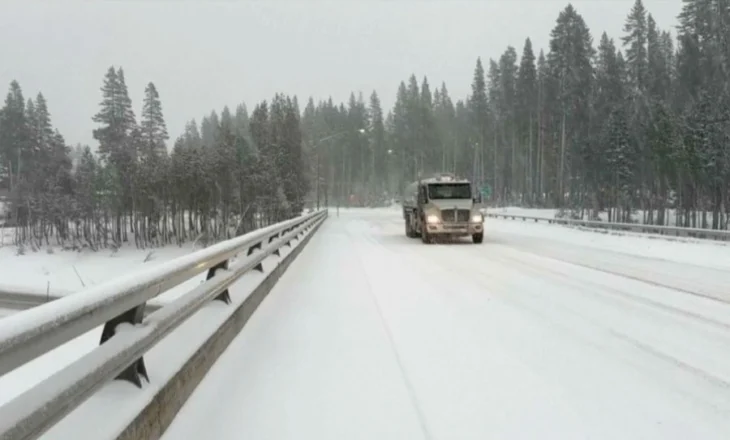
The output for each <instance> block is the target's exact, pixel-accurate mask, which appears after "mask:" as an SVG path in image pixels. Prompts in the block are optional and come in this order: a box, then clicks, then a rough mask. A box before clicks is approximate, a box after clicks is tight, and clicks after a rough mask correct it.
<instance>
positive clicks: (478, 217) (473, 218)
mask: <svg viewBox="0 0 730 440" xmlns="http://www.w3.org/2000/svg"><path fill="white" fill-rule="evenodd" d="M471 222H472V223H482V222H484V217H482V215H481V214H474V215H473V216H471Z"/></svg>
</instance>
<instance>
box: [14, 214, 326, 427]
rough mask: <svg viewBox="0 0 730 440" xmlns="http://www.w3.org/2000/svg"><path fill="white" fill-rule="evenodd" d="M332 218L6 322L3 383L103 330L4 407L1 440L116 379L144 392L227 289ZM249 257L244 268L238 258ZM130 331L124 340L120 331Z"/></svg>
mask: <svg viewBox="0 0 730 440" xmlns="http://www.w3.org/2000/svg"><path fill="white" fill-rule="evenodd" d="M326 217H327V212H326V211H317V212H314V213H310V214H307V215H304V216H301V217H298V218H295V219H292V220H288V221H285V222H282V223H278V224H276V225H273V226H269V227H267V228H263V229H260V230H257V231H254V232H251V233H249V234H246V235H244V236H241V237H237V238H234V239H231V240H228V241H225V242H222V243H218V244H216V245H213V246H210V247H208V248H206V249H202V250H200V251H198V252H195V253H193V254H190V255H186V256H183V257H180V258H177V259H175V260H172V261H169V262H166V263H162V264H160V265H159V266H157V267H153V268H150V269H147V270H145V271H140V272H136V273H133V274H130V275H127V276H125V277H122V278H120V279H115V280H112V281H110V282H107V283H104V284H101V285H98V286H94V287H91V288H88V289H85V290H82V291H80V292H78V293H75V294H73V295H69V296H67V297H63V298H59V299H57V300H55V301H53V302H50V303H47V304H43V305H39V306H37V307H34V308H32V309H30V310H26V311H23V312H21V313H17V314H15V315H11V316H9V317H7V318H4V319H3V320H1V321H0V376H1V375H4V374H6V373H8V372H9V371H12V370H14V369H15V368H17V367H20V366H22V365H24V364H25V363H27V362H29V361H31V360H33V359H35V358H36V357H38V356H40V355H43V354H45V353H47V352H49V351H51V350H53V349H54V348H56V347H58V346H60V345H62V344H64V343H66V342H69V341H70V340H72V339H74V338H76V337H78V336H80V335H82V334H84V333H86V332H88V331H90V330H92V329H94V328H96V327H98V326H100V325H102V324H103V325H104V328H103V331H102V335H101V343H100V345H99V346H98V347H96V348H95V349H94V350H92V351H91V352H90V353H88V354H86V355H84V356H83V357H81V358H80V359H78V360H77V361H75V362H73V363H71V364H70V365H69V366H67V367H65V368H63V369H62V370H60V371H59V372H57V373H55V374H53V375H52V376H50V377H49V378H47V379H46V380H44V381H42V382H40V383H39V384H37V385H36V386H34V387H33V388H31V389H30V390H28V391H26V392H25V393H23V394H21V395H19V396H18V397H16V398H15V399H14V400H11V401H10V402H8V403H7V404H5V405H4V406H2V407H0V439H13V440H15V439H33V438H38V437H39V436H40V435H42V434H43V433H44V432H45V431H46V430H48V429H49V428H50V427H52V426H53V425H54V424H55V423H57V422H58V421H59V420H61V419H62V418H63V417H64V416H66V415H67V414H68V413H70V412H71V411H72V410H73V409H75V408H76V407H77V406H79V405H80V404H81V403H83V402H84V401H85V400H86V399H87V398H88V397H89V396H90V395H91V394H92V393H93V392H94V391H95V390H96V389H98V388H99V387H100V386H102V385H103V384H104V383H106V382H108V381H109V380H112V379H115V378H116V379H122V380H127V381H130V382H132V383H134V384H136V385H137V386H138V387H141V385H142V381H141V379H142V377H144V378H145V379H146V380H147V381H149V378H148V376H147V370H146V367H145V364H144V360H143V355H144V354H145V353H146V352H147V351H148V350H149V349H150V348H151V347H153V346H154V345H155V344H157V343H158V342H159V341H160V340H162V339H163V338H164V337H165V336H166V335H167V334H169V333H170V332H171V331H172V330H174V329H175V328H176V327H177V326H179V325H180V324H182V323H183V322H184V321H185V320H186V319H187V318H189V317H190V316H192V315H193V314H194V313H195V312H196V311H198V310H199V309H200V308H201V307H202V306H203V305H204V304H205V303H206V302H208V301H210V300H212V299H215V300H220V301H223V302H225V303H227V304H229V303H230V302H231V300H230V297H229V295H228V287H229V286H230V285H231V284H232V283H234V282H235V281H236V280H237V279H238V278H240V277H241V276H242V275H243V274H244V273H246V272H249V271H251V270H258V271H261V272H263V270H264V269H263V265H262V262H263V260H264V259H266V258H267V257H268V256H270V255H272V254H273V255H280V249H281V248H282V247H284V246H289V247H291V241H292V240H294V239H298V238H300V237H301V236H303V235H304V234H306V233H308V232H309V231H310V230H311V229H312V228H314V227H316V226H317V225H318V224H319V223H320V222H322V221H324V219H325V218H326ZM244 252H245V253H246V256H245V257H243V258H241V260H242V261H241V262H240V264H239V263H237V264H236V266H235V267H229V261H230V260H231V258H233V257H235V256H237V255H238V254H242V253H244ZM203 271H208V273H207V277H206V281H205V282H203V283H201V284H200V285H199V286H196V287H195V288H193V289H192V290H191V291H189V292H188V293H186V294H184V295H182V296H181V297H179V298H178V299H176V300H174V301H172V302H170V303H169V304H165V305H164V306H162V307H161V308H160V309H159V310H157V311H155V312H153V313H151V314H149V315H148V316H146V317H144V316H143V312H144V308H145V304H146V302H147V301H149V300H151V299H152V298H154V297H156V296H158V295H159V294H161V293H163V292H165V291H167V290H168V289H170V288H172V287H174V286H176V285H178V284H180V283H182V282H184V281H187V280H188V279H190V278H191V277H193V276H195V275H198V274H200V273H202V272H203ZM120 324H122V325H125V328H124V330H123V331H121V332H116V330H117V326H119V325H120Z"/></svg>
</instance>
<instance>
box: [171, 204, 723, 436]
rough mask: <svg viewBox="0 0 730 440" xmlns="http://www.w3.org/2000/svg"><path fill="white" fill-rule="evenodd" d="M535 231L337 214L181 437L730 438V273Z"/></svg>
mask: <svg viewBox="0 0 730 440" xmlns="http://www.w3.org/2000/svg"><path fill="white" fill-rule="evenodd" d="M535 227H537V226H532V225H519V226H516V224H515V223H510V222H509V221H493V220H489V221H488V222H487V231H488V232H487V236H486V237H485V243H484V244H482V245H472V244H466V242H465V244H462V245H424V244H422V243H421V242H420V240H413V239H407V238H406V237H405V236H404V234H403V226H402V223H401V219H400V217H399V213H398V212H397V211H373V212H368V211H350V212H348V211H344V212H343V213H342V214H341V217H340V218H336V217H335V216H334V215H332V216H331V218H330V219H329V220H328V221H327V222H326V223H325V225H324V226H323V227H322V228H321V229H320V231H319V232H318V233H317V234H316V235H315V236H314V237H313V239H312V240H311V242H310V244H309V245H308V246H307V248H306V249H305V250H304V251H303V252H302V254H301V255H300V257H299V258H298V259H297V260H296V261H295V262H294V263H293V264H292V266H291V267H290V269H289V270H288V271H287V272H286V273H285V274H284V276H283V277H282V278H281V280H280V281H279V283H278V284H277V286H276V287H275V288H274V290H273V291H272V292H271V294H270V296H269V297H268V298H267V299H266V301H265V302H264V303H263V304H262V305H261V307H260V308H259V310H258V311H257V312H256V314H254V316H253V318H252V319H251V320H250V321H249V323H248V324H247V326H246V327H245V328H244V330H243V332H242V333H241V335H239V336H238V338H237V339H236V340H235V341H234V342H233V343H232V344H231V346H230V347H229V349H228V351H226V352H225V353H224V355H223V356H222V357H221V358H220V359H219V361H218V362H217V363H216V364H215V365H214V367H213V369H212V370H211V371H210V373H209V374H208V376H206V378H205V379H204V381H203V382H202V383H201V385H200V386H199V387H198V389H197V390H196V391H195V393H194V394H193V396H192V397H191V399H190V400H189V401H188V402H187V404H186V405H185V406H184V408H183V409H182V410H181V411H180V413H179V414H178V417H177V418H176V420H175V422H174V423H173V425H172V426H171V427H170V428H169V430H168V431H167V433H166V435H165V438H166V439H168V440H174V439H181V438H204V437H205V438H216V439H240V438H252V439H267V440H277V439H318V440H319V439H333V440H335V439H337V440H340V439H353V440H354V439H383V440H385V439H398V440H402V439H429V440H430V439H443V440H447V439H448V440H450V439H460V440H468V439H475V440H476V439H479V440H483V439H537V438H540V439H548V438H550V439H553V438H554V439H561V440H562V439H586V438H591V439H617V438H621V439H642V440H645V439H681V440H686V439H700V438H701V439H703V440H704V439H706V440H711V439H727V438H728V433H729V432H730V305H729V304H728V303H727V302H725V301H727V300H730V295H729V294H728V291H730V289H728V288H727V286H728V285H730V272H728V271H727V270H723V269H722V265H720V264H717V265H714V267H713V265H712V264H697V265H692V264H688V263H689V262H688V261H687V260H686V258H687V255H689V254H691V252H697V249H698V248H697V246H701V245H693V244H687V243H682V244H679V243H673V244H672V245H673V246H674V247H673V248H672V249H675V251H676V252H677V255H676V257H677V258H670V257H671V255H669V254H668V253H666V251H662V252H663V253H662V254H661V255H658V254H656V253H655V254H652V252H650V251H649V250H647V249H643V248H642V246H645V243H642V242H640V241H634V243H635V246H636V248H635V249H634V248H630V247H623V248H622V247H621V246H618V245H617V246H614V248H612V247H611V245H610V242H609V240H610V239H613V240H615V241H616V242H617V243H618V241H620V238H618V237H613V238H609V237H601V238H600V240H597V239H594V238H593V236H596V235H598V234H592V233H589V232H575V231H569V232H568V233H569V234H573V235H572V236H570V237H567V236H566V237H563V236H562V235H561V234H564V232H561V231H565V228H560V227H555V226H545V228H548V229H545V231H547V232H545V233H544V234H542V235H541V234H535V231H537V229H534V228H535ZM520 228H522V229H520ZM531 228H532V229H531ZM525 231H527V232H525ZM551 231H552V232H551ZM550 234H554V236H552V237H551V236H549V235H550ZM575 234H577V235H575ZM576 237H578V238H576ZM580 237H583V240H585V242H584V243H583V242H581V239H580ZM598 241H600V243H599V242H598ZM647 241H649V240H647ZM607 243H608V244H607ZM658 246H659V247H665V246H667V245H666V244H664V243H660V244H658ZM693 246H695V247H693ZM710 251H712V250H710ZM705 253H706V252H705ZM722 253H723V250H720V251H718V255H721V254H722ZM682 258H685V260H682ZM697 260H698V261H699V260H700V259H699V258H698V259H697ZM712 261H714V260H712Z"/></svg>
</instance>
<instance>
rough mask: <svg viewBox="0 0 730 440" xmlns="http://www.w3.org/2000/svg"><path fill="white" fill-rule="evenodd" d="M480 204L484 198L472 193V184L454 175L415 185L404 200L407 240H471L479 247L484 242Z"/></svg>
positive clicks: (407, 190) (407, 188) (419, 182)
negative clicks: (464, 238)
mask: <svg viewBox="0 0 730 440" xmlns="http://www.w3.org/2000/svg"><path fill="white" fill-rule="evenodd" d="M480 203H481V194H480V193H479V191H476V190H472V185H471V182H469V180H466V179H458V178H456V177H455V176H454V175H453V174H448V173H446V174H440V175H438V176H435V177H430V178H427V179H421V180H419V181H417V182H413V183H411V184H410V185H408V186H407V187H406V192H405V194H404V198H403V219H404V220H405V229H406V236H408V237H410V238H417V237H421V240H422V241H423V242H424V243H432V242H433V241H434V240H435V239H437V238H448V239H454V238H456V237H466V236H471V238H472V241H473V242H474V243H476V244H479V243H481V242H482V241H483V240H484V216H483V215H482V213H481V212H480V211H479V209H478V205H479V204H480Z"/></svg>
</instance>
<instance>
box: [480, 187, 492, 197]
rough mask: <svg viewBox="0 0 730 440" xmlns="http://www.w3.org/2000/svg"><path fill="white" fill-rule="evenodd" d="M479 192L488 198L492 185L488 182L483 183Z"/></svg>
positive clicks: (490, 194)
mask: <svg viewBox="0 0 730 440" xmlns="http://www.w3.org/2000/svg"><path fill="white" fill-rule="evenodd" d="M480 192H481V193H482V197H483V198H485V199H488V198H490V197H491V196H492V187H491V186H489V184H488V183H485V184H484V186H482V189H481V191H480Z"/></svg>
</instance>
